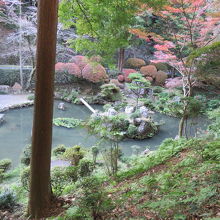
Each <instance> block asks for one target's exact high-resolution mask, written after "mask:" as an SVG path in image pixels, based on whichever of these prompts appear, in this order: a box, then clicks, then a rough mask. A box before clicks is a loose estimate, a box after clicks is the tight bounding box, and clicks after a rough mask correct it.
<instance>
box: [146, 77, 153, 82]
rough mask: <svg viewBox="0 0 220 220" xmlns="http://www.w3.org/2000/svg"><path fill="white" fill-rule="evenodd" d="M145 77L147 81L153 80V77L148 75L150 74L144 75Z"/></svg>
mask: <svg viewBox="0 0 220 220" xmlns="http://www.w3.org/2000/svg"><path fill="white" fill-rule="evenodd" d="M145 79H146V80H148V81H150V82H153V81H154V80H153V78H152V77H150V76H147V77H145Z"/></svg>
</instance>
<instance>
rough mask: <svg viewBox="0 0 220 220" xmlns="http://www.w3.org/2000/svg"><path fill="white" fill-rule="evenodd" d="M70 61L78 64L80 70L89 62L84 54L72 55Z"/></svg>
mask: <svg viewBox="0 0 220 220" xmlns="http://www.w3.org/2000/svg"><path fill="white" fill-rule="evenodd" d="M70 62H71V63H75V64H76V65H78V66H79V68H80V70H83V68H84V67H85V66H86V65H87V64H88V63H89V60H88V58H87V57H85V56H80V55H77V56H74V57H73V58H72V59H71V60H70Z"/></svg>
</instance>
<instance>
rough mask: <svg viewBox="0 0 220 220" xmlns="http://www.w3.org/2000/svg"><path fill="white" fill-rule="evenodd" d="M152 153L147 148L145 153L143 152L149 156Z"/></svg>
mask: <svg viewBox="0 0 220 220" xmlns="http://www.w3.org/2000/svg"><path fill="white" fill-rule="evenodd" d="M150 153H151V151H150V150H149V149H148V148H146V149H145V150H144V151H143V154H144V155H149V154H150Z"/></svg>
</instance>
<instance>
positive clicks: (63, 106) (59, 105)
mask: <svg viewBox="0 0 220 220" xmlns="http://www.w3.org/2000/svg"><path fill="white" fill-rule="evenodd" d="M57 108H58V109H60V110H63V111H64V110H65V109H66V106H65V103H64V102H60V103H59V104H58V106H57Z"/></svg>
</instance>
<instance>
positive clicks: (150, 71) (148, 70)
mask: <svg viewBox="0 0 220 220" xmlns="http://www.w3.org/2000/svg"><path fill="white" fill-rule="evenodd" d="M140 72H141V74H142V75H144V76H150V77H152V78H153V79H155V77H156V75H157V68H156V67H155V66H154V65H147V66H143V67H141V69H140Z"/></svg>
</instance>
